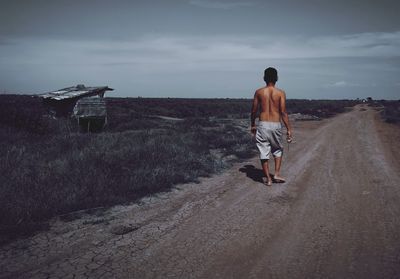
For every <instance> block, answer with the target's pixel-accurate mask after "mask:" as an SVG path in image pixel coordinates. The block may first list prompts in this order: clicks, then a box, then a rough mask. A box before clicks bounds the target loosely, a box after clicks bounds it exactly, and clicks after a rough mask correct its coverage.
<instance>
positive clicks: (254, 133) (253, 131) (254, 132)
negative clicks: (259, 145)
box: [250, 126, 257, 137]
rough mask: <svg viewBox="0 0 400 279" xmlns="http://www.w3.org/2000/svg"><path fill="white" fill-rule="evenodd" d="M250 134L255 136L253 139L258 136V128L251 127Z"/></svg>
mask: <svg viewBox="0 0 400 279" xmlns="http://www.w3.org/2000/svg"><path fill="white" fill-rule="evenodd" d="M250 132H251V134H252V135H253V137H255V136H256V132H257V127H256V126H251V128H250Z"/></svg>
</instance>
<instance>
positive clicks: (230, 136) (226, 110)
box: [0, 95, 355, 242]
mask: <svg viewBox="0 0 400 279" xmlns="http://www.w3.org/2000/svg"><path fill="white" fill-rule="evenodd" d="M354 104H355V102H353V101H307V100H289V101H288V108H289V109H290V112H292V113H294V112H296V113H297V112H300V113H306V114H312V115H316V116H319V117H328V116H332V115H334V114H336V113H339V112H342V111H344V110H345V107H349V106H352V105H354ZM107 106H108V124H107V126H106V129H105V130H104V132H102V133H91V134H87V133H79V132H78V131H79V129H78V126H77V123H76V121H73V120H72V119H53V118H51V117H49V116H47V115H46V110H45V108H44V107H43V106H42V103H41V101H40V99H37V98H32V97H31V96H24V95H0V156H1V158H0V172H1V173H2V175H1V176H0V242H1V241H5V240H7V239H8V238H10V237H13V236H16V235H20V234H24V233H30V232H32V231H33V230H36V229H38V228H40V227H41V226H45V225H46V220H48V219H49V218H51V217H53V216H56V215H60V214H65V213H68V212H73V211H76V210H81V209H88V208H93V207H100V206H111V205H115V204H123V203H127V202H132V201H135V200H137V199H139V198H141V197H143V196H146V195H149V194H153V193H157V192H160V191H166V190H168V189H170V188H171V187H173V186H174V185H176V184H179V183H185V182H190V181H196V180H197V179H198V178H199V177H206V176H210V175H211V174H213V173H216V172H219V171H221V170H223V169H224V168H226V167H227V166H229V165H230V164H231V163H232V162H234V161H235V160H240V159H244V158H249V157H251V156H254V155H255V148H254V143H253V142H252V141H251V137H250V135H249V133H248V129H247V128H248V123H249V111H250V107H251V100H248V99H147V98H107ZM160 116H161V117H160ZM162 117H170V118H162Z"/></svg>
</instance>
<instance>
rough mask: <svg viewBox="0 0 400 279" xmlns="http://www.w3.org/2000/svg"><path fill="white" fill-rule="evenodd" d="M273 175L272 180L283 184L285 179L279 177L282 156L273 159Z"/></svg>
mask: <svg viewBox="0 0 400 279" xmlns="http://www.w3.org/2000/svg"><path fill="white" fill-rule="evenodd" d="M274 159H275V174H274V180H276V181H277V182H285V179H284V178H283V177H281V174H280V172H281V165H282V156H280V157H275V158H274Z"/></svg>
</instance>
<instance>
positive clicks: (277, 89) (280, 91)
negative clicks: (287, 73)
mask: <svg viewBox="0 0 400 279" xmlns="http://www.w3.org/2000/svg"><path fill="white" fill-rule="evenodd" d="M275 90H276V92H278V93H279V94H285V91H284V90H283V89H280V88H278V87H275Z"/></svg>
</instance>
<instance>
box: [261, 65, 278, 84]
mask: <svg viewBox="0 0 400 279" xmlns="http://www.w3.org/2000/svg"><path fill="white" fill-rule="evenodd" d="M264 81H265V82H266V83H270V82H272V83H276V82H277V81H278V71H277V70H276V69H275V68H272V67H269V68H267V69H265V71H264Z"/></svg>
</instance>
